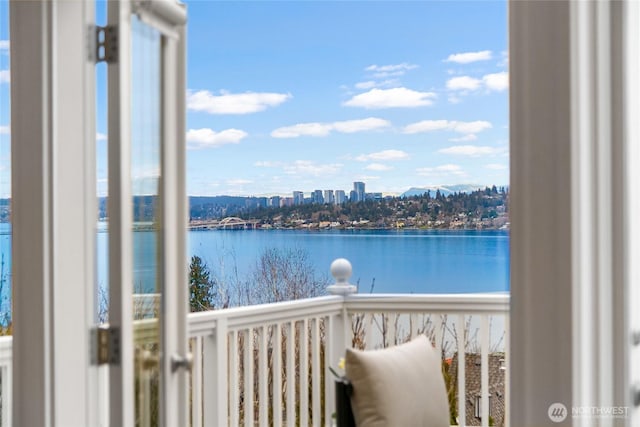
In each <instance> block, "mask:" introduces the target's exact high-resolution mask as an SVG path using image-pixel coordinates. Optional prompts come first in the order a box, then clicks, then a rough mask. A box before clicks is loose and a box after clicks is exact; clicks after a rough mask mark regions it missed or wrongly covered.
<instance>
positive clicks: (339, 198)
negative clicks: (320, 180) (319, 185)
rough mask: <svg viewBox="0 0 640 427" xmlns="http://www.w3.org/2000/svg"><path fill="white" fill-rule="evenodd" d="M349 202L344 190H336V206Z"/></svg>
mask: <svg viewBox="0 0 640 427" xmlns="http://www.w3.org/2000/svg"><path fill="white" fill-rule="evenodd" d="M346 201H347V197H346V196H345V194H344V190H336V197H335V202H336V205H341V204H343V203H344V202H346Z"/></svg>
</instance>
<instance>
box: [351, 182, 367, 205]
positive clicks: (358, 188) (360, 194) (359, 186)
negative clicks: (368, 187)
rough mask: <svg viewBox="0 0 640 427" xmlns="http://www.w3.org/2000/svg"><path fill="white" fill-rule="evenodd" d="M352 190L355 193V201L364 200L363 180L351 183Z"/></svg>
mask: <svg viewBox="0 0 640 427" xmlns="http://www.w3.org/2000/svg"><path fill="white" fill-rule="evenodd" d="M353 191H355V193H356V202H362V201H363V200H364V197H365V196H364V195H365V192H364V182H359V181H356V182H354V183H353Z"/></svg>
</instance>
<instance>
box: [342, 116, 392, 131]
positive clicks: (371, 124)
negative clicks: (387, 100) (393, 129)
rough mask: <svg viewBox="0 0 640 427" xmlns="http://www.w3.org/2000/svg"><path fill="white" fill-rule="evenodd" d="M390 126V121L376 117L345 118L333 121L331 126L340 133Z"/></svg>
mask: <svg viewBox="0 0 640 427" xmlns="http://www.w3.org/2000/svg"><path fill="white" fill-rule="evenodd" d="M389 126H391V122H389V121H388V120H384V119H378V118H376V117H369V118H366V119H360V120H345V121H342V122H335V123H333V128H334V129H335V130H336V131H338V132H342V133H355V132H364V131H368V130H376V129H382V128H386V127H389Z"/></svg>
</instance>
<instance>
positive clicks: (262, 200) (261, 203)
mask: <svg viewBox="0 0 640 427" xmlns="http://www.w3.org/2000/svg"><path fill="white" fill-rule="evenodd" d="M267 203H268V201H267V198H266V197H257V198H256V206H257V207H259V208H266V207H267Z"/></svg>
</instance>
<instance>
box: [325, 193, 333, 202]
mask: <svg viewBox="0 0 640 427" xmlns="http://www.w3.org/2000/svg"><path fill="white" fill-rule="evenodd" d="M324 202H325V203H329V204H333V202H334V197H333V190H324Z"/></svg>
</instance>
